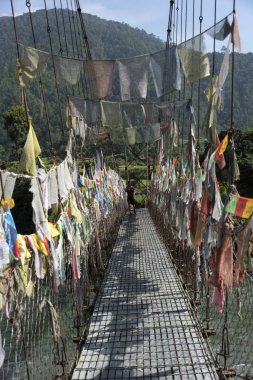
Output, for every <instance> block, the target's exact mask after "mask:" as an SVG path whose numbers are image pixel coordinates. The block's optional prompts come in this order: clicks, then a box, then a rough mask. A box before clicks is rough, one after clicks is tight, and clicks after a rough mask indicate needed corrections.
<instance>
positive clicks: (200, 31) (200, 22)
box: [197, 0, 203, 149]
mask: <svg viewBox="0 0 253 380" xmlns="http://www.w3.org/2000/svg"><path fill="white" fill-rule="evenodd" d="M202 11H203V9H202V0H200V16H199V34H200V40H199V45H200V46H199V50H200V51H201V49H202V46H201V44H202V36H201V33H202V22H203V15H202ZM199 131H200V79H199V83H198V132H197V133H198V142H197V148H198V149H199Z"/></svg>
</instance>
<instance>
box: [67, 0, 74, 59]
mask: <svg viewBox="0 0 253 380" xmlns="http://www.w3.org/2000/svg"><path fill="white" fill-rule="evenodd" d="M66 5H67V12H68V20H69V30H70V38H71V46H72V49H73V51H72V54H73V57H75V46H74V38H73V33H72V26H71V17H70V11H69V2H68V0H66Z"/></svg>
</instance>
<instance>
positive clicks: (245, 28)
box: [0, 0, 253, 53]
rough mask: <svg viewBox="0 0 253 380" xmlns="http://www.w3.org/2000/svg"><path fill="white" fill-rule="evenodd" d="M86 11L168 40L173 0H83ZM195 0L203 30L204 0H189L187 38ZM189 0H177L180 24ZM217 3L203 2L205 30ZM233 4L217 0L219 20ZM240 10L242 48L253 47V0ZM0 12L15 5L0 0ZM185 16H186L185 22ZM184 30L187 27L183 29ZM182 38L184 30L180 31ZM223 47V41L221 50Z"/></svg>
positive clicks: (34, 2)
mask: <svg viewBox="0 0 253 380" xmlns="http://www.w3.org/2000/svg"><path fill="white" fill-rule="evenodd" d="M61 1H62V5H63V7H64V8H66V7H67V3H68V4H69V6H71V3H72V4H73V5H74V3H75V0H61ZM79 1H80V4H81V8H82V11H83V12H84V13H90V14H93V15H97V16H99V17H101V18H105V19H107V20H115V21H120V22H125V23H127V24H129V25H131V26H133V27H137V28H140V29H144V30H146V31H147V32H148V33H153V34H154V35H156V36H158V37H160V38H161V39H162V40H166V30H167V24H168V15H169V3H170V2H169V0H125V1H122V0H79ZM193 2H194V4H195V20H196V21H195V25H194V29H195V34H198V33H199V15H200V0H187V7H188V13H187V14H188V27H187V38H189V37H191V36H192V29H193V28H192V8H193ZM13 3H14V11H15V14H22V13H24V12H27V7H26V5H25V3H26V2H25V0H13ZM30 3H31V10H32V11H35V10H37V9H42V8H44V0H31V1H30ZM46 3H47V7H48V8H52V7H53V6H54V1H53V0H47V1H46ZM55 3H56V6H57V7H60V0H55ZM185 4H186V0H175V7H177V6H178V8H179V11H178V16H179V24H180V17H181V7H182V5H183V12H185ZM214 4H215V0H202V6H203V12H202V16H203V22H202V30H205V29H207V28H209V27H210V26H212V25H213V23H214ZM232 8H233V0H217V20H220V19H222V18H223V17H224V16H226V15H227V14H229V13H230V12H231V11H232ZM236 12H237V17H238V23H239V30H240V36H241V44H242V52H243V53H247V52H252V51H253V38H252V35H253V32H252V20H253V0H237V1H236ZM0 14H1V15H2V16H3V15H4V16H10V15H11V6H10V1H9V0H2V1H0ZM184 20H185V17H183V22H184ZM183 34H184V30H183ZM178 40H179V41H180V32H179V35H178ZM218 49H219V45H218V47H217V50H218Z"/></svg>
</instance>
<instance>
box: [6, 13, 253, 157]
mask: <svg viewBox="0 0 253 380" xmlns="http://www.w3.org/2000/svg"><path fill="white" fill-rule="evenodd" d="M48 15H49V24H50V33H48V30H47V23H46V17H45V11H44V10H40V11H36V12H34V13H33V14H32V21H33V26H34V36H35V42H36V47H37V48H38V49H42V50H45V51H48V52H49V51H50V45H49V34H50V37H51V41H52V49H53V52H54V53H55V54H60V52H62V53H63V55H69V56H78V54H80V55H81V51H79V50H78V49H80V45H81V35H80V34H78V33H76V34H74V30H73V26H74V21H76V20H73V19H71V17H74V16H71V15H70V14H69V12H68V11H67V10H64V11H63V13H62V12H61V11H60V10H59V11H57V13H55V11H54V10H50V11H49V12H48ZM70 16H71V17H70ZM56 17H57V18H56ZM75 17H76V16H75ZM84 17H85V25H86V30H87V34H88V41H89V45H90V49H91V54H92V57H93V58H99V59H101V58H121V57H131V56H136V55H140V54H144V53H152V52H155V51H159V50H161V49H163V48H164V46H165V44H164V42H162V41H161V40H160V39H158V38H156V37H155V36H153V35H151V34H147V33H146V32H145V31H143V30H139V29H136V28H132V27H130V26H129V25H127V24H124V23H119V22H114V21H106V20H103V19H100V18H98V17H96V16H92V15H85V16H84ZM57 20H58V25H59V34H58V31H57V22H56V21H57ZM63 20H64V24H63ZM71 23H72V25H71ZM63 25H65V31H64V29H63ZM16 26H17V36H18V41H19V43H21V44H25V45H30V46H34V42H33V36H32V32H31V23H30V18H29V14H24V15H22V16H18V17H17V18H16ZM0 44H1V51H0V71H1V76H0V116H1V119H0V128H1V135H0V143H1V146H0V157H3V156H6V152H7V150H6V147H7V142H8V139H7V136H6V133H5V131H4V130H3V122H2V115H3V112H4V111H6V110H8V109H9V108H10V107H11V106H12V105H14V104H17V103H18V102H19V88H18V85H17V82H16V80H15V76H14V70H15V63H16V58H17V49H16V43H15V34H14V28H13V22H12V18H11V17H1V18H0ZM78 46H79V47H78ZM223 56H224V54H223V53H216V55H215V62H216V67H217V70H218V69H219V67H220V64H221V61H222V58H223ZM210 60H211V61H212V54H210ZM51 71H52V70H51ZM51 74H52V73H51ZM209 80H210V79H209V78H206V79H205V80H203V81H201V94H203V90H204V88H205V87H206V86H207V84H208V83H209ZM43 82H44V87H45V94H46V99H47V103H48V114H49V118H50V124H51V126H52V135H53V140H54V144H55V146H56V147H59V146H61V145H62V137H61V134H60V133H59V131H60V123H61V121H60V117H59V110H58V108H57V107H58V106H57V97H56V92H55V82H54V78H53V76H52V75H51V76H50V73H48V72H46V73H45V74H44V75H43ZM230 82H231V75H229V77H228V79H227V83H226V88H225V106H224V109H223V111H222V112H220V114H219V116H218V124H219V129H223V128H224V127H225V126H228V125H229V123H230V108H231V107H230V99H231V85H230ZM196 85H197V84H196ZM59 89H60V101H61V107H62V115H63V116H64V117H65V104H66V91H69V93H70V94H71V93H72V91H73V89H71V88H69V89H66V85H65V84H64V83H59ZM195 93H196V92H195ZM77 95H78V94H77ZM27 101H28V107H29V111H30V114H31V115H32V117H33V122H34V128H35V130H36V133H37V135H38V138H39V141H40V143H41V145H42V147H43V148H44V151H45V152H47V148H48V139H47V138H45V136H46V135H47V131H46V122H45V113H44V111H43V109H42V107H41V102H40V92H39V86H38V82H37V81H34V82H32V83H31V84H29V85H28V87H27ZM252 101H253V54H252V53H248V54H241V55H239V54H237V53H236V54H235V100H234V114H235V127H236V128H238V129H244V128H253V107H252ZM205 110H206V99H205V97H204V96H202V95H201V109H200V116H201V119H202V120H203V117H204V114H205ZM5 158H6V157H5Z"/></svg>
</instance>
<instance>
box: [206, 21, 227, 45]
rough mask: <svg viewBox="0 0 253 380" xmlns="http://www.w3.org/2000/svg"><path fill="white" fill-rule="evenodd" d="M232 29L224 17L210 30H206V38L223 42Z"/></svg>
mask: <svg viewBox="0 0 253 380" xmlns="http://www.w3.org/2000/svg"><path fill="white" fill-rule="evenodd" d="M231 31H232V27H231V25H230V23H229V21H228V18H227V17H225V18H224V19H223V20H221V21H220V22H218V23H217V24H215V25H214V26H213V27H212V28H210V29H208V30H207V32H206V33H207V34H208V36H210V37H212V38H215V39H216V40H219V41H223V40H225V38H226V37H227V36H228V35H229V34H230V33H231Z"/></svg>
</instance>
